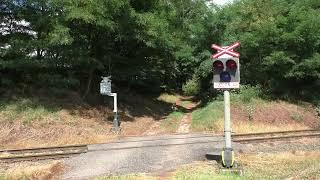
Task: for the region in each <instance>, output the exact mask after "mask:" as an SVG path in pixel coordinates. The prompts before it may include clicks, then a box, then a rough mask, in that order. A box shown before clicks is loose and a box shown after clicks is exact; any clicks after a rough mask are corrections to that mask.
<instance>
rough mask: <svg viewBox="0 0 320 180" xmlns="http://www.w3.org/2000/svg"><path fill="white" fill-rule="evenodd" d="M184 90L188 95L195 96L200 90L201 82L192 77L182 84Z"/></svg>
mask: <svg viewBox="0 0 320 180" xmlns="http://www.w3.org/2000/svg"><path fill="white" fill-rule="evenodd" d="M182 91H183V93H184V94H185V95H187V96H194V95H197V94H198V93H199V92H200V84H199V82H198V80H197V79H191V80H189V81H187V82H186V84H184V85H183V86H182Z"/></svg>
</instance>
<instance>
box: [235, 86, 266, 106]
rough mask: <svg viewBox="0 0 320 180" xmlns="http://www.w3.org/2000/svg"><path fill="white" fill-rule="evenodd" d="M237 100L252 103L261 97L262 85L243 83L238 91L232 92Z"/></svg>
mask: <svg viewBox="0 0 320 180" xmlns="http://www.w3.org/2000/svg"><path fill="white" fill-rule="evenodd" d="M232 95H233V96H234V99H235V100H238V101H241V102H243V103H250V102H251V101H252V100H253V99H257V98H259V97H261V95H262V93H261V87H260V86H249V85H243V86H241V88H240V91H238V92H237V93H232Z"/></svg>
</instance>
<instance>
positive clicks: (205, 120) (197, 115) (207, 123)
mask: <svg viewBox="0 0 320 180" xmlns="http://www.w3.org/2000/svg"><path fill="white" fill-rule="evenodd" d="M221 120H223V102H222V101H214V102H211V103H209V104H208V105H206V106H205V107H202V108H200V109H197V110H195V111H194V112H192V124H191V128H192V129H193V130H195V131H203V130H204V131H215V130H217V129H221V127H219V126H220V125H219V121H221Z"/></svg>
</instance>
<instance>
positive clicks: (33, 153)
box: [0, 130, 320, 163]
mask: <svg viewBox="0 0 320 180" xmlns="http://www.w3.org/2000/svg"><path fill="white" fill-rule="evenodd" d="M210 137H219V135H212V134H198V135H186V136H185V137H184V136H169V137H156V136H155V137H148V138H146V137H144V138H145V139H143V138H140V139H139V138H138V139H135V138H129V139H127V138H126V139H123V140H120V141H118V142H111V143H108V144H107V145H108V146H110V148H107V149H102V150H104V151H109V150H123V149H133V148H145V147H157V146H177V145H186V144H207V143H214V142H221V140H208V138H210ZM312 137H320V130H299V131H282V132H268V133H251V134H234V135H232V139H233V142H238V143H260V142H269V141H288V140H292V139H299V138H312ZM186 139H187V140H190V141H189V142H184V141H183V140H186ZM169 140H171V141H173V142H174V143H163V142H166V141H169ZM175 141H177V142H175ZM157 142H159V144H157ZM160 142H161V144H160ZM141 143H143V144H144V145H141ZM125 144H129V145H125ZM118 146H120V147H118ZM88 151H90V150H89V149H88V145H74V146H60V147H46V148H30V149H12V150H0V163H8V162H18V161H37V160H46V159H61V158H68V157H71V156H74V155H78V154H82V153H86V152H88Z"/></svg>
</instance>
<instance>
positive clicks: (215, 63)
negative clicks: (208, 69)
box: [213, 61, 224, 71]
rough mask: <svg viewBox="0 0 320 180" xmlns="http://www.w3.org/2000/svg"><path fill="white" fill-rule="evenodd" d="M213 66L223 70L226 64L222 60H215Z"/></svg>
mask: <svg viewBox="0 0 320 180" xmlns="http://www.w3.org/2000/svg"><path fill="white" fill-rule="evenodd" d="M213 68H214V69H215V70H219V71H222V70H223V69H224V65H223V63H222V62H221V61H215V62H214V63H213Z"/></svg>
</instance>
